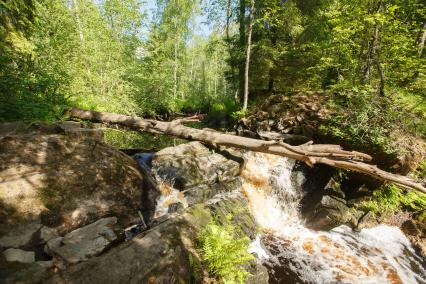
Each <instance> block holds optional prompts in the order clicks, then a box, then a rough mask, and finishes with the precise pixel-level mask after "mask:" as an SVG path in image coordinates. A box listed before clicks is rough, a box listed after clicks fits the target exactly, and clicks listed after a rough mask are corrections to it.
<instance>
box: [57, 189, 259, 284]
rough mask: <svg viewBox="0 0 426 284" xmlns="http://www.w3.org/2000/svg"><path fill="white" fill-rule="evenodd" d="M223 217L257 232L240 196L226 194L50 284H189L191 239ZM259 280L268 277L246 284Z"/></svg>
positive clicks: (172, 219)
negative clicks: (213, 219) (229, 216)
mask: <svg viewBox="0 0 426 284" xmlns="http://www.w3.org/2000/svg"><path fill="white" fill-rule="evenodd" d="M228 214H232V215H233V216H235V220H234V221H235V222H236V224H237V225H240V224H242V225H243V226H244V227H245V228H246V230H250V231H251V232H252V233H253V234H254V233H255V232H256V226H255V225H254V222H253V221H252V220H253V217H252V216H251V214H250V212H249V209H248V208H247V201H246V199H245V198H244V197H243V196H242V195H241V194H230V193H229V194H225V195H223V196H221V197H220V198H215V200H212V201H211V202H209V203H208V204H199V205H195V206H193V207H191V208H189V209H188V211H186V212H185V213H184V214H182V215H179V216H174V217H172V218H170V219H168V220H167V221H165V222H163V223H161V224H159V225H158V226H156V227H153V228H152V229H150V230H149V231H146V232H144V233H142V234H140V235H138V236H136V237H135V238H133V239H132V240H131V241H129V242H126V243H124V244H121V245H119V246H117V247H115V248H112V249H111V250H109V251H108V252H106V253H105V254H103V255H101V256H99V257H96V258H92V259H90V260H88V261H87V262H85V263H80V264H77V265H74V266H71V267H69V269H67V270H66V271H63V272H61V273H59V274H57V275H55V276H54V278H52V279H51V280H52V282H53V283H63V282H65V283H129V284H131V283H165V284H169V283H191V271H192V270H191V265H190V256H191V251H192V250H193V249H194V247H195V241H196V236H197V235H198V234H199V232H200V231H201V230H202V229H203V228H204V226H206V225H207V224H208V223H209V221H210V220H211V218H212V216H217V218H218V219H220V220H225V216H226V215H228ZM240 220H241V222H240ZM261 270H262V269H261V268H259V269H256V271H261ZM256 271H253V272H256ZM256 273H257V272H256ZM262 275H263V278H261V277H262ZM264 277H267V273H266V274H265V273H263V274H262V273H259V275H258V277H257V278H255V279H257V280H255V281H257V282H251V283H267V278H266V280H265V278H264Z"/></svg>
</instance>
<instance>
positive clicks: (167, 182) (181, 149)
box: [141, 142, 244, 217]
mask: <svg viewBox="0 0 426 284" xmlns="http://www.w3.org/2000/svg"><path fill="white" fill-rule="evenodd" d="M141 159H142V157H141ZM243 162H244V160H243V159H242V158H241V155H238V153H237V152H234V153H231V150H224V151H217V152H215V151H212V150H210V149H209V148H207V147H206V146H204V145H203V144H201V143H200V142H190V143H187V144H182V145H179V146H176V147H169V148H165V149H163V150H161V151H159V152H157V153H155V154H154V155H153V156H152V157H150V160H149V161H145V162H144V163H148V164H150V166H151V173H152V176H153V179H154V180H156V183H157V184H158V187H159V190H158V191H157V192H154V191H151V194H150V196H151V197H150V198H152V196H153V195H154V194H156V197H155V198H156V199H157V200H158V203H157V217H158V215H160V216H161V215H163V214H165V213H167V212H173V211H176V210H175V209H173V208H174V207H176V203H181V204H183V205H184V207H186V206H191V205H194V204H199V203H202V202H205V201H207V200H209V199H210V198H212V197H213V196H215V195H216V194H219V193H224V192H230V191H233V190H236V189H239V188H240V187H241V179H240V177H239V173H240V168H241V166H242V164H243Z"/></svg>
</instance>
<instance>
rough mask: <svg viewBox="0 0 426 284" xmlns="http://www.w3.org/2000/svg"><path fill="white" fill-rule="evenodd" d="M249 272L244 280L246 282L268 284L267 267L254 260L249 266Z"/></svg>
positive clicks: (247, 283) (248, 283) (249, 283)
mask: <svg viewBox="0 0 426 284" xmlns="http://www.w3.org/2000/svg"><path fill="white" fill-rule="evenodd" d="M248 271H249V273H250V274H251V275H250V276H249V277H248V278H247V279H246V281H245V283H246V284H268V283H269V274H268V269H267V268H266V267H265V266H263V265H261V264H260V263H258V262H257V261H256V262H254V263H253V264H252V265H251V266H250V267H249V268H248Z"/></svg>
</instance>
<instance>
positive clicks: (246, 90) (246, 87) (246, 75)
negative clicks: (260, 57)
mask: <svg viewBox="0 0 426 284" xmlns="http://www.w3.org/2000/svg"><path fill="white" fill-rule="evenodd" d="M254 2H255V0H251V7H250V18H249V30H248V36H247V53H246V66H245V71H244V103H243V110H247V105H248V95H249V70H250V53H251V35H252V33H253V24H254Z"/></svg>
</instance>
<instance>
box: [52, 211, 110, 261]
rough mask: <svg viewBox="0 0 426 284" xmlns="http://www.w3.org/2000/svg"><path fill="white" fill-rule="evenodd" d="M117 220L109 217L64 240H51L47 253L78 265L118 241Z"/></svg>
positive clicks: (70, 234) (66, 236)
mask: <svg viewBox="0 0 426 284" xmlns="http://www.w3.org/2000/svg"><path fill="white" fill-rule="evenodd" d="M116 223H117V218H115V217H109V218H104V219H100V220H98V221H96V222H95V223H93V224H90V225H87V226H84V227H81V228H79V229H77V230H74V231H72V232H70V233H68V234H67V235H65V236H64V237H63V238H61V237H59V238H56V239H52V240H50V241H49V242H48V243H47V244H46V248H45V251H46V252H47V253H49V254H51V255H52V256H58V257H60V258H61V259H63V260H65V261H66V262H67V263H78V262H81V261H85V260H88V259H89V258H91V257H93V256H97V255H99V254H100V253H102V252H103V251H104V250H105V249H106V248H107V247H109V246H110V245H111V244H112V243H113V242H115V241H117V240H118V235H117V233H116V231H118V230H117V228H115V225H116Z"/></svg>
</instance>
